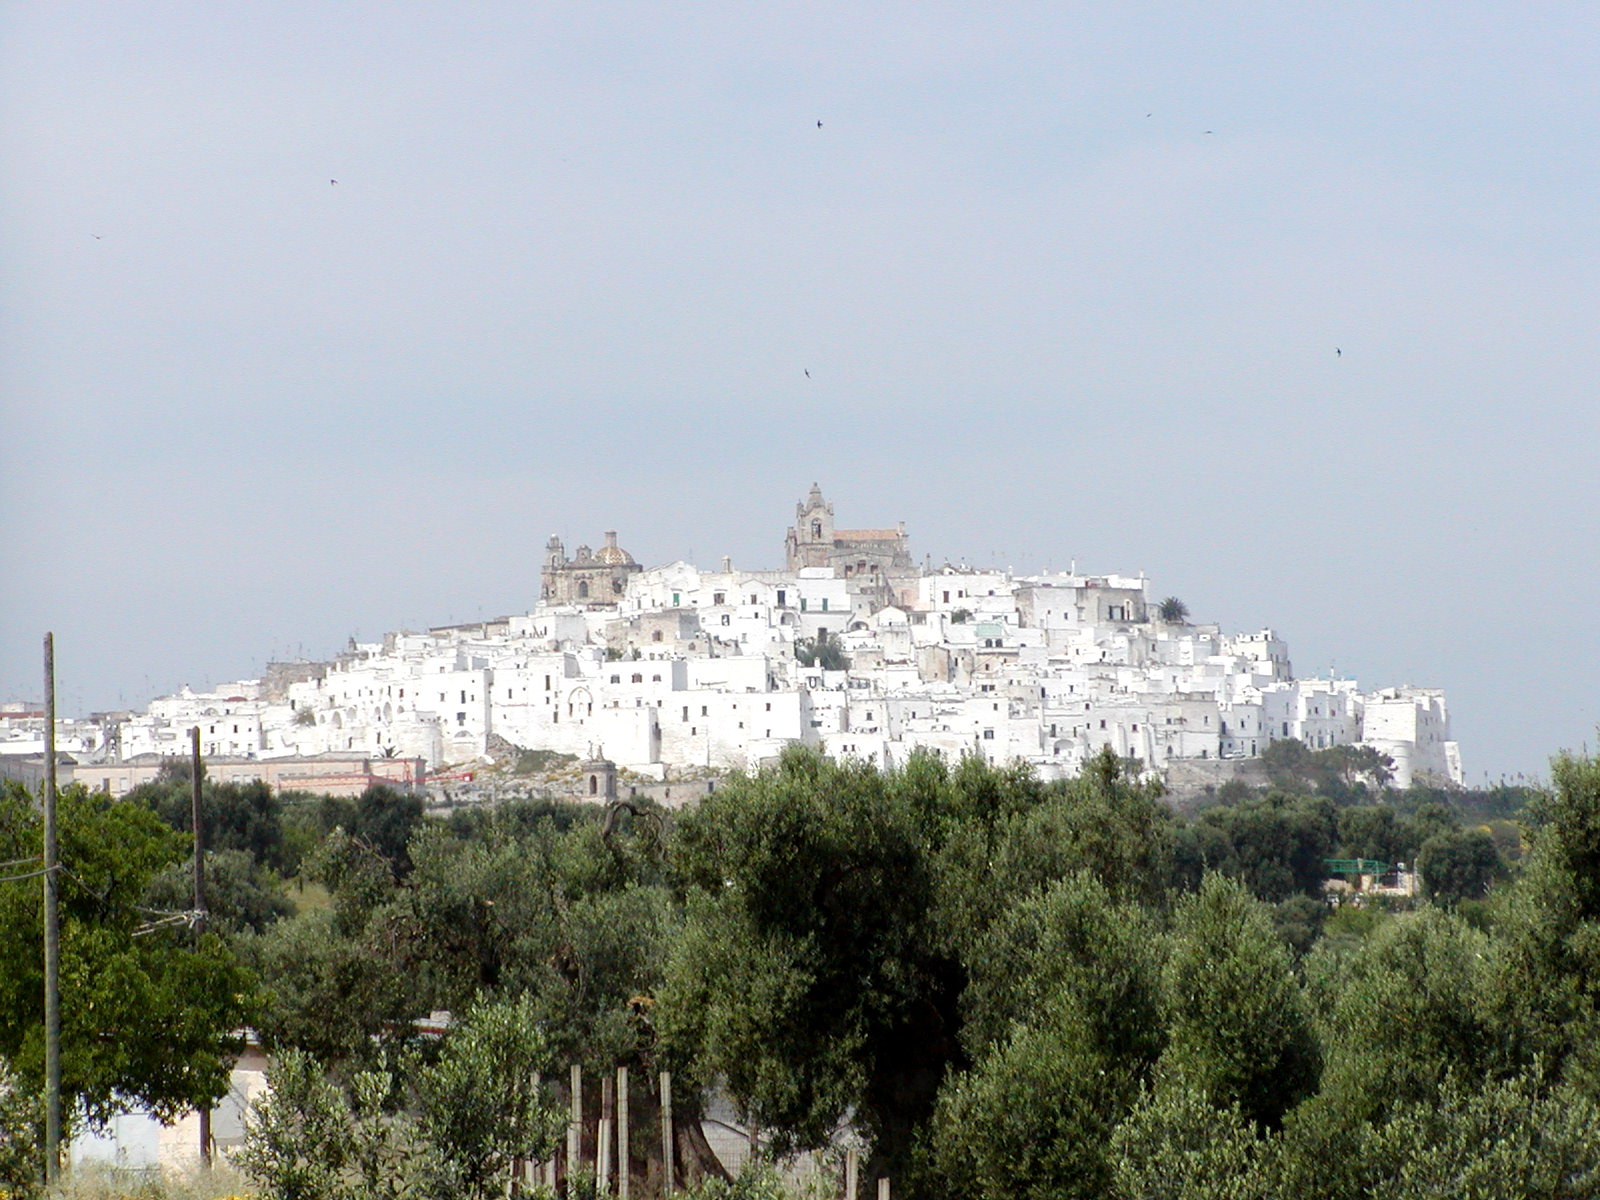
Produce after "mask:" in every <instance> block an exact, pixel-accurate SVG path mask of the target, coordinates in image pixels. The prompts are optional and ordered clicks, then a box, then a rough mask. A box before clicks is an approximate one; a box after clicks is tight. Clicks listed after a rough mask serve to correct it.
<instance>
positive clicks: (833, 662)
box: [794, 630, 850, 671]
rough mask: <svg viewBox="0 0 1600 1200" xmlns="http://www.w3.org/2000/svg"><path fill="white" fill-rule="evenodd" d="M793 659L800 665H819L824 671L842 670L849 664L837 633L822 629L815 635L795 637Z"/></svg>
mask: <svg viewBox="0 0 1600 1200" xmlns="http://www.w3.org/2000/svg"><path fill="white" fill-rule="evenodd" d="M794 660H795V662H797V663H799V664H800V665H801V666H802V667H821V668H822V669H823V670H824V671H843V670H847V669H848V668H849V666H850V659H849V657H848V656H847V655H846V654H845V652H844V643H843V642H841V641H840V640H839V637H838V635H837V634H834V633H830V632H828V631H827V630H823V631H822V632H821V633H818V634H817V635H816V636H815V637H801V638H796V639H795V642H794Z"/></svg>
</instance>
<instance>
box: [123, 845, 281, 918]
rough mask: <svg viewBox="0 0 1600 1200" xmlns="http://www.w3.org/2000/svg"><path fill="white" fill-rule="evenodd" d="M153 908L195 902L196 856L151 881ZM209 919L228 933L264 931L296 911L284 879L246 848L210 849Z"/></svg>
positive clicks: (207, 866) (183, 906) (207, 872)
mask: <svg viewBox="0 0 1600 1200" xmlns="http://www.w3.org/2000/svg"><path fill="white" fill-rule="evenodd" d="M149 902H150V906H151V907H152V908H158V909H169V910H176V909H187V908H189V907H191V906H192V905H193V903H194V861H193V858H192V857H191V859H190V861H189V862H185V863H174V864H173V865H172V866H170V867H168V868H167V869H166V870H165V871H163V872H161V874H159V875H157V876H156V877H155V878H154V879H152V880H151V881H150V891H149ZM205 902H206V925H207V927H208V928H211V929H215V930H217V931H219V932H221V933H223V934H225V935H232V934H237V933H242V932H244V931H246V930H248V931H250V932H253V933H260V932H261V931H262V930H263V929H265V928H266V927H267V926H269V925H271V924H272V923H273V922H274V921H279V920H282V919H283V918H284V917H286V916H288V915H289V914H290V913H292V912H293V911H294V905H293V904H292V903H290V901H289V898H288V896H287V895H286V894H285V892H284V886H283V881H282V880H281V879H279V878H278V877H277V876H276V875H275V874H273V873H272V872H270V871H268V870H266V869H265V868H263V867H261V866H260V865H259V864H258V863H257V862H256V861H255V860H254V859H253V858H251V857H250V855H249V854H247V853H246V852H245V851H243V850H217V851H207V853H206V857H205Z"/></svg>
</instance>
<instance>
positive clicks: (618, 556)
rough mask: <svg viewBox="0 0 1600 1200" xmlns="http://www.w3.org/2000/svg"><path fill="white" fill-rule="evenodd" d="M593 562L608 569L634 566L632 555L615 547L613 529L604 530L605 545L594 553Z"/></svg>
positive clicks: (615, 533)
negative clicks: (604, 565) (603, 564)
mask: <svg viewBox="0 0 1600 1200" xmlns="http://www.w3.org/2000/svg"><path fill="white" fill-rule="evenodd" d="M594 560H595V562H599V563H605V564H606V565H607V566H609V567H631V566H633V565H634V563H633V555H631V554H629V553H628V552H627V551H626V550H624V549H623V548H622V547H621V546H619V545H617V531H616V530H615V529H608V530H606V544H605V545H604V546H601V547H600V549H599V550H598V551H596V553H595V556H594Z"/></svg>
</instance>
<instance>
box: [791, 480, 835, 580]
mask: <svg viewBox="0 0 1600 1200" xmlns="http://www.w3.org/2000/svg"><path fill="white" fill-rule="evenodd" d="M794 515H795V522H794V526H793V528H791V529H790V530H789V535H788V537H787V538H785V545H784V561H785V565H786V567H787V569H788V570H791V571H797V570H799V569H800V568H801V567H826V566H828V565H829V556H830V555H831V554H832V552H833V505H831V504H829V503H828V502H827V501H826V500H824V499H823V498H822V489H821V488H820V487H818V486H817V485H816V484H815V483H813V484H812V485H811V492H810V494H809V495H808V496H807V497H806V498H805V499H804V500H802V501H800V503H798V504H796V505H795V506H794Z"/></svg>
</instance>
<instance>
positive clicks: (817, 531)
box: [811, 521, 822, 538]
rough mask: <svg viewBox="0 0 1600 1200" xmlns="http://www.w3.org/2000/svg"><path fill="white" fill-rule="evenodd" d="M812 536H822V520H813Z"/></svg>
mask: <svg viewBox="0 0 1600 1200" xmlns="http://www.w3.org/2000/svg"><path fill="white" fill-rule="evenodd" d="M811 536H812V537H814V538H819V537H821V536H822V522H821V521H813V522H811Z"/></svg>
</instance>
